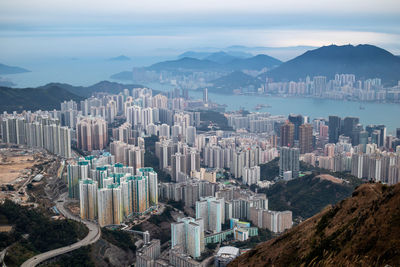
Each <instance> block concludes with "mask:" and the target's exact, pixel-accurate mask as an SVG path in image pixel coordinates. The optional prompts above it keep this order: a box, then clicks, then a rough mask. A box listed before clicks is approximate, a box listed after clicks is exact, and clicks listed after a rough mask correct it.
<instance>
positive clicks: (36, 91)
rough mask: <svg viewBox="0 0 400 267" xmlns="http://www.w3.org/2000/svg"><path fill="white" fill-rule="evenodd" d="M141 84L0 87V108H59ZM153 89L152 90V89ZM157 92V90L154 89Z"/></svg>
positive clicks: (9, 110) (112, 83) (54, 84)
mask: <svg viewBox="0 0 400 267" xmlns="http://www.w3.org/2000/svg"><path fill="white" fill-rule="evenodd" d="M139 87H143V86H142V85H134V84H133V85H125V84H120V83H114V82H109V81H102V82H99V83H96V84H94V85H91V86H87V87H84V86H72V85H70V84H64V83H49V84H47V85H44V86H41V87H36V88H22V89H19V88H9V87H0V110H3V111H7V112H12V111H19V112H20V111H22V110H31V111H35V110H39V109H41V110H52V109H59V108H60V103H61V102H63V101H64V100H67V101H68V100H74V101H80V100H83V99H85V98H87V97H90V96H91V95H92V94H93V93H96V92H107V93H110V94H118V93H120V92H122V90H123V89H126V88H127V89H129V90H131V89H132V88H139ZM153 91H154V90H153ZM155 92H156V93H157V91H155Z"/></svg>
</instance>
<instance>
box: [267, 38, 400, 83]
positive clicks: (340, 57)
mask: <svg viewBox="0 0 400 267" xmlns="http://www.w3.org/2000/svg"><path fill="white" fill-rule="evenodd" d="M337 73H339V74H340V73H353V74H355V75H356V79H368V78H381V79H382V81H383V83H385V84H387V85H394V84H397V81H398V80H400V58H399V57H396V56H395V55H393V54H391V53H390V52H388V51H386V50H384V49H382V48H379V47H376V46H373V45H357V46H352V45H343V46H337V45H330V46H324V47H321V48H318V49H315V50H310V51H307V52H306V53H304V54H302V55H300V56H298V57H296V58H294V59H292V60H289V61H287V62H285V63H283V64H281V65H280V66H279V67H277V68H275V69H273V70H271V71H269V72H268V73H265V74H262V75H261V78H262V79H263V80H264V78H265V77H267V76H268V77H271V78H273V79H274V80H275V81H290V80H292V81H297V80H299V79H304V78H305V77H306V76H310V77H313V76H318V75H322V76H327V77H328V78H333V77H334V75H335V74H337Z"/></svg>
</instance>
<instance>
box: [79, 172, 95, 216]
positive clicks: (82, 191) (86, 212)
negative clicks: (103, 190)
mask: <svg viewBox="0 0 400 267" xmlns="http://www.w3.org/2000/svg"><path fill="white" fill-rule="evenodd" d="M97 189H98V187H97V182H96V181H93V180H92V179H85V180H81V181H80V182H79V195H80V199H79V201H80V212H81V219H84V220H94V219H95V218H97Z"/></svg>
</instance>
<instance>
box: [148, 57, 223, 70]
mask: <svg viewBox="0 0 400 267" xmlns="http://www.w3.org/2000/svg"><path fill="white" fill-rule="evenodd" d="M220 68H221V65H220V64H218V63H216V62H214V61H210V60H203V59H197V58H191V57H184V58H180V59H177V60H168V61H163V62H159V63H156V64H153V65H151V66H150V67H147V69H148V70H155V71H205V70H207V71H216V70H219V69H220Z"/></svg>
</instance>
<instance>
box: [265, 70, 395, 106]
mask: <svg viewBox="0 0 400 267" xmlns="http://www.w3.org/2000/svg"><path fill="white" fill-rule="evenodd" d="M259 92H260V93H264V94H278V95H289V96H314V97H323V98H331V99H352V100H359V101H388V102H399V101H400V81H399V83H398V84H397V85H396V86H392V87H384V86H383V84H382V81H381V79H380V78H373V79H366V80H363V81H361V80H356V76H355V75H354V74H336V75H335V77H334V79H332V80H329V79H328V77H326V76H314V77H312V78H310V77H308V76H307V77H306V78H305V79H301V80H299V81H289V82H273V81H272V80H271V79H268V78H267V79H266V82H265V84H263V85H262V86H261V88H260V89H259Z"/></svg>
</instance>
